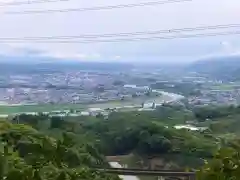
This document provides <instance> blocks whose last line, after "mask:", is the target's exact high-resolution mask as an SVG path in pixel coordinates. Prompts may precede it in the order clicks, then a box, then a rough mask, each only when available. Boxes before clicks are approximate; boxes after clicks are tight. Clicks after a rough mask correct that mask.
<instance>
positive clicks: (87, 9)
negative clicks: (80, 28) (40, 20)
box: [3, 0, 192, 15]
mask: <svg viewBox="0 0 240 180" xmlns="http://www.w3.org/2000/svg"><path fill="white" fill-rule="evenodd" d="M190 1H192V0H164V1H163V0H162V1H151V2H145V3H137V4H119V5H113V6H95V7H88V8H72V9H47V10H30V11H9V12H5V13H3V14H11V15H20V14H49V13H67V12H85V11H99V10H111V9H122V8H134V7H142V6H156V5H162V4H171V3H178V2H190Z"/></svg>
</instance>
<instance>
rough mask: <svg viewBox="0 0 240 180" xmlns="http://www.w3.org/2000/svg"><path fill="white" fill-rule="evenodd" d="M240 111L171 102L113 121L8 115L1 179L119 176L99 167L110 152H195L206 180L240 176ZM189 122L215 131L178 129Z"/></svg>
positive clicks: (1, 132)
mask: <svg viewBox="0 0 240 180" xmlns="http://www.w3.org/2000/svg"><path fill="white" fill-rule="evenodd" d="M239 110H240V108H239V107H232V106H231V107H204V108H195V109H192V110H189V109H186V108H184V107H180V106H169V105H164V106H162V107H159V108H157V109H156V110H155V111H153V112H114V113H111V114H110V115H109V117H108V118H107V119H106V118H104V117H102V116H101V115H99V116H97V117H90V116H81V117H64V118H63V117H49V116H47V115H44V114H39V115H35V116H33V115H25V114H22V115H19V116H16V117H13V118H9V119H3V120H2V121H0V137H1V151H0V152H1V156H0V158H1V160H0V178H1V179H9V180H10V179H22V180H25V179H26V180H28V179H29V180H35V179H37V180H41V179H54V180H62V179H69V180H73V179H74V180H75V179H84V180H88V179H89V180H90V179H91V180H94V179H98V180H101V179H109V180H113V179H116V180H117V179H119V178H118V177H117V176H114V175H107V174H104V173H102V172H98V171H96V170H94V169H95V168H97V167H108V166H109V165H108V163H107V161H106V158H105V156H109V155H126V154H129V153H134V154H137V155H139V156H142V157H146V156H156V155H161V156H163V155H166V154H167V155H170V156H176V155H178V156H179V157H181V158H182V159H183V160H184V158H185V157H191V158H192V161H193V164H194V163H195V166H194V167H193V166H192V167H189V166H187V165H186V166H185V168H186V169H187V168H191V169H192V170H196V171H197V174H198V178H199V180H215V179H216V180H217V179H219V180H220V179H221V180H225V179H231V178H232V179H234V177H236V178H235V179H238V178H239V177H240V176H239V175H238V174H239V172H240V171H239V168H240V166H239V162H240V161H239V160H240V155H239V149H240V148H239V147H240V146H239V144H240V141H239V139H238V136H237V134H238V131H239V128H238V127H239V126H238V127H237V125H238V124H239V123H238V119H237V117H239V113H240V111H239ZM224 119H225V121H224ZM189 121H191V122H194V123H195V124H200V125H205V126H207V127H208V129H206V130H203V131H190V130H187V129H175V128H174V125H177V124H184V123H186V122H189ZM225 127H227V128H228V129H227V130H226V129H225ZM229 134H232V136H229ZM176 163H177V162H176ZM171 168H173V167H170V169H171ZM178 168H179V167H178ZM181 168H183V167H181ZM220 175H221V176H220Z"/></svg>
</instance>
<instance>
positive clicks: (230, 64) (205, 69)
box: [187, 56, 240, 81]
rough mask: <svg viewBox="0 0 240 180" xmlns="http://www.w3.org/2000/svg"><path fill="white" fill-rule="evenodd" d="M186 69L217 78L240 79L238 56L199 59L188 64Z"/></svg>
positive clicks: (239, 59) (239, 58) (239, 57)
mask: <svg viewBox="0 0 240 180" xmlns="http://www.w3.org/2000/svg"><path fill="white" fill-rule="evenodd" d="M187 70H188V71H194V72H197V73H200V74H205V75H208V76H210V77H212V78H216V79H219V80H227V81H235V80H240V56H228V57H226V56H225V57H215V58H211V59H207V60H199V61H197V62H195V63H193V64H191V65H190V66H188V68H187Z"/></svg>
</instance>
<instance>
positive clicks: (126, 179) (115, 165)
mask: <svg viewBox="0 0 240 180" xmlns="http://www.w3.org/2000/svg"><path fill="white" fill-rule="evenodd" d="M109 164H110V166H111V167H113V168H122V166H121V164H119V163H118V162H109ZM119 177H120V178H121V179H123V180H140V179H139V178H138V177H137V176H127V175H119Z"/></svg>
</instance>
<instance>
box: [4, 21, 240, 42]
mask: <svg viewBox="0 0 240 180" xmlns="http://www.w3.org/2000/svg"><path fill="white" fill-rule="evenodd" d="M239 27H240V24H221V25H214V26H197V27H187V28H175V29H163V30H157V31H138V32H128V33H127V32H124V33H109V34H83V35H75V36H40V37H36V36H35V37H34V36H33V37H20V38H13V37H10V38H8V37H4V38H0V40H56V39H57V40H59V39H60V40H64V39H96V38H112V37H114V38H116V37H129V36H130V37H133V36H143V35H156V34H170V33H182V32H194V31H206V30H220V29H228V28H239Z"/></svg>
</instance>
